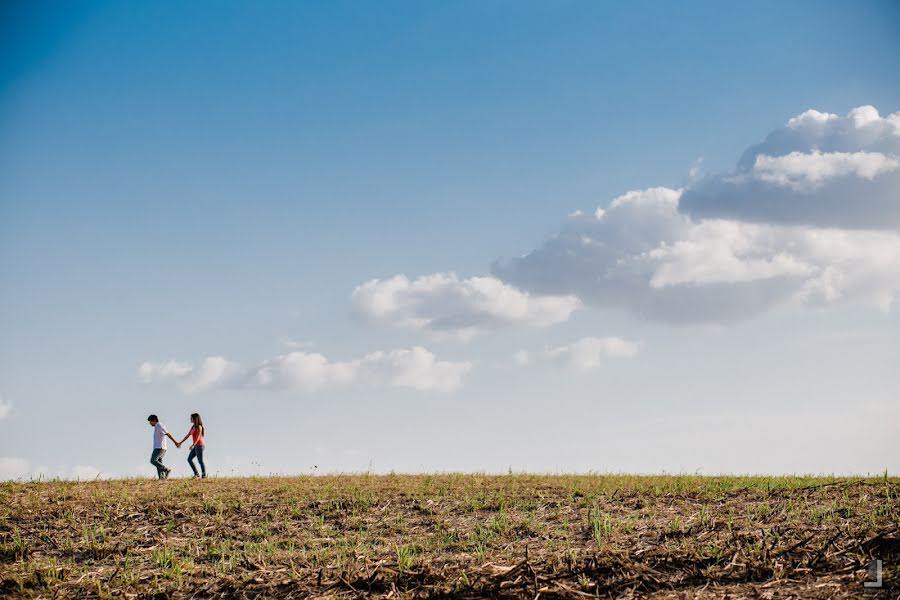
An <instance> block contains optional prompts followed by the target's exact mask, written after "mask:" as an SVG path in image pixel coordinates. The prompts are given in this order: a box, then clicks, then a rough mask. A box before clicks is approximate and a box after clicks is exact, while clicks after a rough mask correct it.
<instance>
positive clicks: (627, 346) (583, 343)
mask: <svg viewBox="0 0 900 600" xmlns="http://www.w3.org/2000/svg"><path fill="white" fill-rule="evenodd" d="M637 353H638V345H637V344H635V343H634V342H629V341H627V340H623V339H622V338H617V337H605V338H596V337H584V338H581V339H580V340H578V341H576V342H573V343H571V344H568V345H565V346H559V347H557V348H551V349H550V350H547V353H546V354H547V357H548V358H550V359H551V360H553V361H554V362H556V363H557V364H558V365H560V366H562V367H565V368H570V369H574V370H577V371H589V370H591V369H596V368H597V367H599V366H600V365H601V364H603V362H604V361H606V360H607V359H612V358H620V359H621V358H634V357H635V356H637Z"/></svg>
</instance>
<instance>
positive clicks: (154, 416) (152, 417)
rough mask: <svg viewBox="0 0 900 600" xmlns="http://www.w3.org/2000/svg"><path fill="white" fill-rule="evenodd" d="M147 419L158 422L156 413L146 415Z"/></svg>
mask: <svg viewBox="0 0 900 600" xmlns="http://www.w3.org/2000/svg"><path fill="white" fill-rule="evenodd" d="M147 420H148V421H156V422H157V423H158V422H159V417H157V416H156V415H150V416H149V417H147Z"/></svg>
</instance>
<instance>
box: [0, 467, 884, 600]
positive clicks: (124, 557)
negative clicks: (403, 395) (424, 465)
mask: <svg viewBox="0 0 900 600" xmlns="http://www.w3.org/2000/svg"><path fill="white" fill-rule="evenodd" d="M898 522H900V480H898V479H896V478H886V477H879V478H867V479H834V478H807V477H790V478H770V477H699V476H652V477H642V476H627V475H596V476H593V475H585V476H567V475H554V476H543V475H498V476H485V475H454V474H450V475H381V476H376V475H352V476H315V477H290V478H282V477H272V478H243V479H238V478H234V479H208V480H169V481H142V480H120V481H92V482H64V481H55V482H30V483H3V484H0V595H3V596H5V597H37V598H86V597H126V598H193V597H196V598H210V597H221V598H264V597H283V598H307V597H327V596H331V597H343V598H351V597H361V596H378V597H384V598H413V597H434V596H440V597H459V598H478V597H510V598H513V597H515V598H537V597H545V598H583V597H647V596H650V597H655V598H696V597H701V598H703V597H707V598H724V597H762V598H783V597H803V598H826V597H827V598H834V597H847V598H850V597H853V598H859V597H891V598H897V597H900V581H898V580H900V570H898V565H900V532H898ZM872 560H881V561H882V567H883V570H882V586H881V587H880V588H867V587H865V586H864V581H865V580H866V578H867V566H868V565H869V564H870V561H872Z"/></svg>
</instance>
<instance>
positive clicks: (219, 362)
mask: <svg viewBox="0 0 900 600" xmlns="http://www.w3.org/2000/svg"><path fill="white" fill-rule="evenodd" d="M238 373H239V367H238V365H237V364H236V363H233V362H231V361H229V360H228V359H225V358H223V357H221V356H210V357H207V358H205V359H204V360H203V362H202V363H200V364H199V365H197V366H194V365H192V364H190V363H184V362H178V361H175V360H168V361H164V362H158V363H154V362H145V363H143V364H141V366H140V367H138V378H139V379H140V380H141V381H143V382H144V383H150V382H153V381H166V380H168V381H172V382H175V383H177V384H178V386H179V388H181V390H182V391H184V392H186V393H189V394H190V393H195V392H203V391H206V390H209V389H212V388H215V387H222V386H224V385H227V384H228V383H230V382H233V381H234V380H235V379H236V377H237V376H238Z"/></svg>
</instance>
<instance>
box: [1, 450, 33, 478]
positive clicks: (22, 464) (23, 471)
mask: <svg viewBox="0 0 900 600" xmlns="http://www.w3.org/2000/svg"><path fill="white" fill-rule="evenodd" d="M30 471H31V463H29V462H28V461H27V460H25V459H24V458H16V457H14V456H0V480H3V481H8V480H10V479H22V478H24V477H26V476H27V475H28V473H29V472H30Z"/></svg>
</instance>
